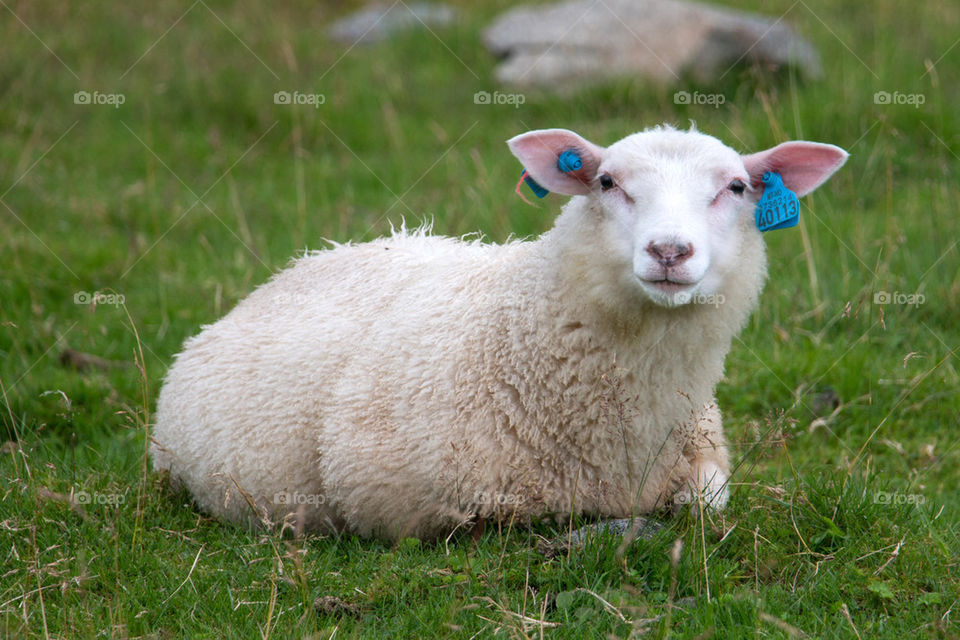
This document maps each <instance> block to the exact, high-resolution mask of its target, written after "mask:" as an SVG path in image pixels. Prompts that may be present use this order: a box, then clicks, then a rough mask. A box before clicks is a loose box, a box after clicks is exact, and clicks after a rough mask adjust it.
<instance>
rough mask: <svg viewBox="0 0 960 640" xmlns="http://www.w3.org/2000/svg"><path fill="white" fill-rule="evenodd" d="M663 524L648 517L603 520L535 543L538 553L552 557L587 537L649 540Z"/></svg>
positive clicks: (580, 545)
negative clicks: (605, 536) (610, 536)
mask: <svg viewBox="0 0 960 640" xmlns="http://www.w3.org/2000/svg"><path fill="white" fill-rule="evenodd" d="M662 528H663V525H662V524H661V523H659V522H657V521H656V520H650V519H648V518H640V517H636V518H617V519H615V520H604V521H603V522H597V523H594V524H588V525H586V526H584V527H580V528H579V529H575V530H574V531H571V532H570V533H568V534H566V535H562V536H559V537H556V538H554V539H553V540H541V541H540V544H539V545H537V548H538V549H539V551H540V553H542V554H543V555H545V556H547V557H548V558H552V557H554V556H557V555H560V554H562V553H566V552H567V551H569V550H570V549H572V548H578V547H582V546H583V543H584V541H586V539H587V538H590V537H594V536H599V535H603V534H610V535H614V536H620V537H622V538H625V539H627V540H628V541H629V542H633V541H634V540H638V539H642V540H649V539H650V538H652V537H653V536H654V534H655V533H657V532H658V531H660V529H662Z"/></svg>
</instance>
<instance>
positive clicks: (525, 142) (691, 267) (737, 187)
mask: <svg viewBox="0 0 960 640" xmlns="http://www.w3.org/2000/svg"><path fill="white" fill-rule="evenodd" d="M509 144H510V148H511V150H512V151H513V153H514V154H515V155H516V156H517V157H518V158H520V160H521V161H522V162H523V163H524V166H525V167H526V169H527V171H528V172H529V173H530V175H531V176H532V177H533V179H534V180H536V181H537V182H538V183H539V184H540V185H542V186H544V187H545V188H547V189H549V190H551V191H556V192H559V193H565V194H568V195H584V196H587V197H588V198H590V199H591V200H592V201H593V202H594V203H595V205H596V206H595V207H594V208H595V209H598V210H599V212H600V215H601V217H602V220H601V221H600V226H599V231H600V233H601V234H602V235H603V236H604V238H603V240H604V242H603V244H604V247H605V249H606V250H607V251H606V253H608V254H609V255H608V256H607V257H606V260H612V261H613V263H614V264H615V268H616V269H618V270H619V271H620V278H618V279H619V280H620V281H622V282H624V283H625V286H626V287H628V288H629V289H631V290H632V291H634V292H635V293H636V294H637V295H641V296H643V297H645V298H647V299H649V300H650V301H652V302H653V303H655V304H657V305H660V306H664V307H675V306H680V305H684V304H687V303H690V302H692V301H696V300H698V299H701V297H702V296H710V295H713V294H716V293H718V292H719V291H721V290H722V289H723V286H724V283H725V280H726V279H727V278H730V277H732V276H733V275H735V274H736V271H737V269H738V268H740V267H741V266H742V265H740V264H738V263H739V262H740V261H743V260H746V259H749V258H750V257H749V256H746V255H745V254H744V253H743V252H742V251H741V246H742V244H743V239H744V234H757V233H760V232H759V231H758V230H757V229H756V227H755V226H754V225H753V222H752V220H753V209H754V207H755V205H756V202H757V199H758V198H759V196H760V194H761V193H762V177H763V173H764V172H765V171H776V172H778V173H780V174H781V176H782V177H783V181H784V184H785V185H787V187H788V188H790V189H792V190H794V191H795V192H797V194H798V195H804V194H805V193H808V192H810V191H812V190H813V189H814V188H816V187H817V186H818V185H819V184H821V183H822V182H823V181H824V180H826V179H827V178H828V177H829V176H830V174H832V173H833V172H834V171H836V169H838V168H839V167H840V165H842V164H843V162H844V161H845V160H846V157H847V154H846V152H845V151H843V150H842V149H839V148H838V147H835V146H833V145H826V144H818V143H812V142H788V143H784V144H781V145H779V146H777V147H774V148H773V149H769V150H767V151H762V152H760V153H756V154H752V155H748V156H741V155H740V154H738V153H737V152H736V151H734V150H733V149H731V148H730V147H727V146H726V145H724V144H723V143H722V142H720V141H719V140H717V139H716V138H712V137H710V136H707V135H704V134H702V133H698V132H696V131H677V130H674V129H671V128H667V127H658V128H655V129H651V130H647V131H644V132H641V133H637V134H634V135H631V136H628V137H626V138H624V139H623V140H621V141H619V142H617V143H615V144H613V145H611V146H610V147H608V148H602V147H599V146H597V145H594V144H593V143H591V142H588V141H587V140H584V139H583V138H581V137H580V136H578V135H577V134H575V133H573V132H570V131H566V130H563V129H547V130H543V131H532V132H530V133H526V134H523V135H520V136H517V137H516V138H513V139H512V140H510V141H509ZM565 151H573V152H574V153H575V154H576V156H577V157H579V158H580V160H581V166H580V167H579V168H578V169H576V170H572V171H570V170H567V171H564V169H565V168H566V169H569V168H570V167H569V166H564V165H563V164H562V163H561V164H559V165H558V159H559V158H560V156H561V154H563V153H564V152H565ZM606 260H605V261H606Z"/></svg>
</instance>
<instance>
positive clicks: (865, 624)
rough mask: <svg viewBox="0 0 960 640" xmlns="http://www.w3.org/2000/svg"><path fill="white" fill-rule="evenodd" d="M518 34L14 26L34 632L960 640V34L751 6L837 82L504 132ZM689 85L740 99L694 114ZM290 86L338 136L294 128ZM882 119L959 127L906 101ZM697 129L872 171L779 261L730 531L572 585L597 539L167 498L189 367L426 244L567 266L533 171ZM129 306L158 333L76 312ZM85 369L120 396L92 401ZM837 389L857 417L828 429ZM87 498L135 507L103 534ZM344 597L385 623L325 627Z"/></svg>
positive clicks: (758, 341) (538, 105) (14, 413)
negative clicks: (83, 95)
mask: <svg viewBox="0 0 960 640" xmlns="http://www.w3.org/2000/svg"><path fill="white" fill-rule="evenodd" d="M508 4H509V3H507V2H506V1H505V0H504V1H498V2H497V3H493V4H490V5H482V6H480V7H477V6H473V5H470V4H469V3H466V2H463V3H461V5H462V10H463V19H462V20H461V22H460V23H459V24H458V25H457V26H455V27H452V28H448V29H443V30H438V31H437V37H434V36H433V35H430V34H429V33H417V34H412V35H408V36H402V37H399V38H397V39H395V40H393V41H391V42H389V43H384V44H381V45H377V46H374V47H357V48H354V49H352V50H350V51H349V52H348V53H346V55H342V54H343V47H340V46H337V45H335V44H332V43H330V42H328V41H327V40H326V39H325V36H324V28H325V26H326V25H327V24H329V22H330V21H331V20H332V19H334V17H336V15H339V14H340V13H343V12H344V11H346V10H347V8H346V7H342V8H340V9H338V10H337V11H336V12H334V10H332V9H331V8H329V4H327V3H316V2H298V3H293V4H289V3H280V4H279V5H268V4H257V3H254V2H252V1H249V0H247V1H243V2H240V3H236V4H229V3H224V2H209V3H207V4H203V3H199V4H194V5H190V3H172V2H167V1H161V2H157V3H152V4H151V5H150V6H149V8H145V7H146V6H147V5H143V6H141V5H138V4H135V3H119V2H109V3H54V2H35V3H19V4H15V5H14V4H10V3H6V4H4V5H3V6H2V7H0V16H2V20H0V37H2V40H3V42H4V50H3V55H2V56H0V96H2V98H0V382H2V389H0V402H2V406H0V415H2V417H0V441H2V442H4V443H5V444H3V450H2V453H0V554H2V565H0V567H2V570H0V616H2V618H0V630H2V633H3V634H4V635H6V636H8V637H17V638H19V637H45V636H49V637H64V638H66V637H69V638H82V637H102V636H107V637H142V636H149V637H165V638H166V637H204V636H209V637H236V638H249V637H254V636H257V635H263V636H271V637H287V636H291V637H299V636H312V637H319V638H328V637H331V636H333V635H335V636H336V637H337V638H342V637H361V636H362V637H435V636H450V637H462V638H470V637H474V636H476V637H484V636H490V635H493V634H494V632H495V631H497V630H499V632H500V634H501V635H503V636H508V637H523V636H528V637H539V636H540V635H541V634H542V635H543V637H564V638H583V637H618V638H625V637H628V636H630V635H631V634H636V635H641V634H643V633H646V634H647V636H649V637H656V638H663V637H690V638H694V637H698V638H707V637H714V638H740V637H758V638H765V637H774V638H789V637H795V636H797V634H799V633H800V632H803V633H806V634H809V635H810V636H813V637H843V638H854V637H861V638H913V637H932V638H933V637H960V624H958V622H957V619H958V617H960V613H958V609H957V605H958V602H960V600H958V598H960V571H958V566H957V562H958V561H957V558H958V557H960V498H958V492H957V490H956V489H957V485H958V481H960V472H958V470H957V469H958V465H960V434H958V433H957V425H958V423H960V376H958V359H957V358H958V353H957V348H958V346H960V329H958V325H957V318H958V316H960V284H958V283H960V260H958V249H957V245H956V243H957V239H958V238H960V220H958V217H957V215H956V209H957V206H956V203H957V201H958V199H960V189H958V179H957V172H958V168H960V156H958V154H960V115H958V113H960V112H958V110H957V108H956V105H957V104H958V102H960V88H958V85H957V84H956V82H955V78H956V77H957V74H958V72H960V53H958V52H960V45H957V42H956V37H957V34H958V32H960V28H958V27H960V8H958V7H957V6H954V5H949V4H948V3H920V4H916V5H911V4H910V3H898V2H894V1H893V0H882V1H880V2H875V3H859V4H858V3H830V2H827V1H826V0H810V1H809V2H802V3H796V4H794V3H792V2H789V1H786V0H784V1H780V0H773V1H766V2H760V1H759V0H753V1H747V0H745V1H744V2H739V3H736V4H737V5H738V6H741V7H742V8H746V9H753V10H760V11H763V12H765V13H768V14H770V15H780V14H781V13H783V12H787V15H786V20H787V21H788V22H789V23H791V24H793V25H794V26H796V27H797V28H798V29H799V30H800V31H801V32H802V33H803V34H805V35H806V36H807V37H808V38H810V39H811V40H812V41H813V42H814V43H815V44H816V46H817V47H818V48H819V49H820V51H821V53H822V55H823V59H824V62H825V64H824V67H825V75H824V77H823V78H822V79H820V80H816V81H801V80H800V79H798V78H797V77H795V76H794V75H793V74H791V73H789V72H785V73H782V74H780V75H779V76H778V77H777V78H776V79H775V80H773V81H769V80H768V79H765V78H763V77H760V76H758V75H757V74H756V73H755V72H754V71H753V70H751V69H749V68H747V67H743V68H737V69H735V70H734V71H733V72H731V73H729V74H727V75H726V76H725V77H724V78H723V79H722V80H720V81H719V82H718V83H717V84H716V85H715V86H709V87H704V86H698V85H695V84H693V83H691V82H684V83H682V85H681V86H680V87H656V86H648V85H646V84H645V83H642V82H639V81H635V82H630V81H623V82H618V83H614V84H612V85H608V86H605V87H600V88H596V89H590V90H586V91H582V92H580V93H578V94H576V95H575V96H574V97H572V98H570V99H562V98H556V97H551V96H547V95H540V94H537V93H535V92H529V93H526V103H525V104H524V105H523V106H522V107H520V108H518V109H514V108H512V107H509V106H486V105H476V104H474V102H473V94H474V93H475V92H476V91H479V90H487V91H493V90H502V91H510V90H509V89H506V88H503V87H499V86H498V85H497V84H496V81H495V80H494V78H493V68H494V64H495V61H494V60H493V59H492V58H491V56H489V55H488V54H487V53H486V52H485V50H484V49H483V47H482V44H481V43H480V38H479V35H478V32H479V29H480V28H481V27H482V26H483V25H485V24H486V23H487V22H488V21H489V19H490V18H491V17H492V16H493V15H495V14H496V13H497V12H498V11H499V10H501V9H503V8H505V7H506V6H508ZM497 5H498V6H497ZM14 12H15V13H16V16H18V18H17V17H14V15H13V14H14ZM184 12H186V14H184ZM178 19H179V21H178ZM221 21H222V22H221ZM174 24H175V26H173V27H172V28H170V27H171V25H174ZM168 29H169V31H167V30H168ZM679 88H686V89H688V90H691V91H692V90H701V91H708V92H722V93H723V94H724V95H725V97H726V103H725V104H723V105H722V106H721V107H720V108H719V109H713V108H711V107H708V106H677V105H675V104H674V102H673V92H674V91H675V90H677V89H679ZM280 90H286V91H291V92H292V91H301V92H304V93H322V94H323V95H324V96H325V99H326V100H325V104H323V105H322V106H320V107H319V108H316V109H314V108H312V107H310V106H298V107H294V106H285V105H276V104H274V102H273V94H274V92H276V91H280ZM881 90H883V91H889V92H894V91H899V92H901V93H904V94H922V95H923V96H924V97H925V102H924V104H923V105H921V106H920V107H919V108H914V107H912V106H908V105H878V104H875V103H874V100H873V96H874V93H875V92H877V91H881ZM76 91H89V92H93V91H100V92H102V93H108V94H110V93H122V94H123V95H124V97H125V102H124V104H122V105H121V106H119V107H118V108H113V107H110V106H104V105H77V104H74V101H73V95H74V93H75V92H76ZM690 120H695V121H696V122H697V125H698V127H699V128H700V129H701V130H703V131H706V132H708V133H711V134H714V135H716V136H718V137H720V138H722V139H724V140H725V141H727V142H728V143H729V144H731V145H733V146H734V147H736V148H738V149H741V150H743V151H753V150H757V149H761V148H765V147H768V146H772V145H773V144H776V143H777V142H780V141H782V140H784V139H788V138H801V137H803V138H808V139H813V140H819V141H827V142H832V143H835V144H838V145H840V146H843V147H845V148H846V149H848V150H849V151H850V152H851V154H852V155H851V158H850V161H849V162H848V164H847V165H846V166H845V167H844V169H843V170H842V171H841V172H840V173H839V174H837V175H836V176H835V177H834V178H833V179H832V180H831V182H830V183H829V184H828V185H827V186H826V187H824V188H823V189H821V190H820V191H818V192H817V193H816V194H814V195H813V196H811V197H809V198H807V199H805V207H804V212H803V222H802V228H801V229H800V230H794V231H790V232H780V233H772V234H769V235H768V238H767V242H768V247H769V256H770V280H769V283H768V285H767V288H766V290H765V292H764V294H763V296H762V298H761V303H760V308H759V310H758V311H757V313H756V314H755V315H754V317H753V319H752V321H751V323H750V324H749V326H748V327H747V329H746V330H745V331H744V332H743V334H742V336H741V338H740V339H739V340H737V341H735V342H734V344H733V348H732V351H731V354H730V356H729V358H728V361H727V377H726V379H725V380H724V382H723V383H722V384H721V385H720V387H719V389H718V398H719V401H720V404H721V407H722V408H723V410H724V413H725V421H726V428H727V433H728V434H729V436H730V438H731V440H732V441H733V442H734V443H735V452H736V458H737V460H738V461H739V464H738V469H737V472H736V474H735V476H734V482H735V483H736V484H735V488H734V496H733V500H732V503H731V505H730V507H729V508H728V509H727V510H726V511H725V512H724V513H723V515H722V516H716V517H714V518H711V519H708V520H706V521H697V520H694V519H691V518H688V517H686V516H684V517H677V518H673V517H669V516H663V519H664V521H665V522H666V524H667V527H666V528H665V529H664V530H663V531H662V532H660V533H659V534H657V536H656V537H655V538H654V539H653V540H651V541H644V542H638V543H636V544H634V545H633V546H631V547H630V548H628V549H626V550H621V549H619V547H618V544H619V543H618V541H616V540H610V539H607V538H601V539H598V540H595V541H592V542H590V543H589V544H588V545H587V547H586V548H585V549H583V550H581V551H574V552H571V553H570V554H569V555H563V556H560V557H557V558H553V559H549V560H548V559H545V558H544V557H543V556H542V555H540V554H539V552H538V551H537V544H536V543H537V538H536V535H544V536H551V535H556V534H557V533H558V532H559V531H560V530H562V529H564V528H565V524H561V525H555V524H552V523H539V524H537V525H536V526H535V527H534V528H533V529H532V530H531V529H527V528H520V527H510V526H508V525H509V523H503V526H501V527H499V528H498V527H488V528H487V529H486V531H485V532H484V533H483V534H482V535H480V536H479V538H477V539H474V537H473V536H472V535H470V534H466V535H457V536H454V537H453V538H452V539H451V540H450V541H449V542H446V543H445V542H441V543H439V544H426V543H423V544H421V543H419V542H417V541H413V540H406V541H404V542H402V543H401V544H399V545H397V546H396V547H387V546H384V545H383V544H382V543H379V542H375V541H365V540H357V539H352V538H339V539H338V538H326V537H323V538H321V537H307V538H295V537H293V536H292V535H290V533H289V532H287V533H283V534H282V533H281V532H278V531H271V532H260V533H250V532H248V531H245V530H240V529H237V528H234V527H232V526H229V525H224V524H221V523H218V522H216V521H214V520H210V519H208V518H206V517H204V516H202V515H200V514H198V513H196V512H195V511H194V510H193V509H191V508H190V506H189V497H188V496H186V495H183V494H174V493H171V491H170V489H169V488H168V486H167V485H166V483H165V482H164V480H163V479H162V478H159V477H157V476H155V475H154V474H152V473H150V472H149V465H148V464H147V460H146V458H145V455H144V452H145V438H146V433H147V430H148V425H149V423H150V419H151V408H152V406H153V402H154V400H155V397H156V393H157V390H158V388H159V386H160V382H161V380H162V376H163V374H164V371H165V369H166V366H167V365H168V364H169V362H170V360H171V357H172V356H173V354H175V353H176V352H177V351H178V350H179V348H180V345H181V343H182V341H183V340H184V339H185V338H187V337H189V336H190V335H193V334H195V333H196V332H197V331H198V330H199V328H200V326H201V325H203V324H205V323H209V322H212V321H214V320H216V319H217V318H218V317H220V316H221V315H222V314H224V313H225V312H226V311H227V310H229V309H230V308H231V307H232V306H233V305H234V304H235V303H236V302H237V301H238V300H240V299H241V298H243V297H244V296H245V295H247V294H248V293H249V292H250V291H251V290H252V289H253V287H255V286H256V285H258V284H259V283H261V282H263V281H265V280H266V279H267V278H268V277H269V276H270V274H271V273H273V272H275V271H277V270H279V269H281V268H283V267H284V265H286V264H287V262H288V260H289V259H290V257H291V256H293V255H295V254H297V253H298V252H300V251H302V250H303V249H304V248H306V247H311V248H319V247H322V246H323V239H324V238H329V239H333V240H339V241H345V240H348V239H352V240H357V241H360V240H364V239H369V238H373V237H375V236H378V235H381V234H384V233H387V232H388V231H389V228H390V223H391V222H393V223H398V222H399V221H400V220H401V219H402V218H404V217H405V218H406V219H407V221H408V222H415V221H419V220H424V219H433V221H434V228H435V230H436V231H437V232H438V233H444V234H450V235H456V234H463V233H467V232H472V231H481V232H482V233H484V234H485V235H486V236H487V237H488V238H489V239H491V240H494V241H502V240H504V239H506V238H507V237H509V236H510V235H511V234H513V235H516V236H528V235H534V234H537V233H539V232H541V231H543V230H545V229H547V228H549V226H550V224H551V221H552V219H553V217H554V216H555V214H556V212H557V210H558V209H559V206H560V203H561V199H560V198H558V197H557V196H551V197H549V198H548V199H547V200H545V201H544V202H543V203H542V204H541V205H540V206H539V208H531V207H528V206H526V205H525V204H523V203H522V202H521V201H520V200H519V199H518V198H516V197H515V196H514V195H513V193H512V191H513V187H514V184H515V182H516V179H517V177H518V172H519V166H518V164H517V163H516V161H515V160H514V159H513V158H512V156H510V154H509V152H508V150H507V148H506V146H505V145H504V143H503V141H504V140H505V139H507V138H509V137H510V136H512V135H515V134H517V133H519V132H522V131H525V130H528V129H534V128H541V127H552V126H562V127H567V128H571V129H575V130H577V131H579V132H580V133H582V134H584V135H585V136H587V137H589V138H591V139H593V140H595V141H596V142H598V143H602V144H607V143H610V142H613V141H614V140H617V139H619V138H621V137H623V136H624V135H626V134H627V133H630V132H632V131H635V130H638V129H640V128H643V127H644V126H647V125H652V124H656V123H658V122H662V121H667V122H673V123H675V124H677V125H680V126H686V124H687V123H688V122H689V121H690ZM198 200H199V202H198ZM96 291H100V292H103V293H114V294H118V295H122V296H123V300H124V304H123V305H118V306H114V305H110V304H100V305H97V306H96V307H95V308H94V307H92V306H90V305H86V304H75V302H74V300H75V296H76V295H77V293H78V292H96ZM880 291H888V292H901V293H904V294H916V293H920V294H922V295H923V296H924V302H923V304H920V305H916V306H910V305H903V304H890V305H884V306H881V305H876V304H874V303H873V300H874V294H875V293H877V292H880ZM138 336H139V339H138ZM67 347H70V348H72V349H75V350H77V351H81V352H85V353H91V354H96V355H97V356H100V357H102V358H106V359H109V360H112V361H115V362H116V365H115V366H112V367H110V368H108V369H105V370H101V369H97V368H94V369H91V370H87V371H82V372H78V371H76V370H74V369H72V368H69V367H65V366H63V365H62V364H61V363H60V359H59V356H60V353H61V352H62V351H63V349H65V348H67ZM827 388H831V389H833V391H834V392H835V393H836V395H837V396H838V397H839V400H840V402H841V405H840V408H839V410H838V411H836V412H834V414H833V415H832V416H830V417H829V418H827V420H826V422H825V423H823V422H822V421H821V422H820V423H814V419H815V417H816V416H815V413H816V412H815V411H814V409H815V405H816V404H817V401H816V398H817V397H818V395H819V394H823V392H824V391H825V390H826V389H827ZM827 413H829V409H828V410H827ZM818 424H819V425H820V426H818ZM81 492H83V495H90V496H93V497H94V498H95V499H99V501H101V502H110V504H97V503H96V502H94V503H92V504H85V505H76V506H71V503H70V501H69V499H68V498H67V496H69V495H71V494H73V495H74V496H80V495H81ZM887 498H890V499H889V500H887ZM920 502H922V504H917V503H920ZM676 540H681V541H682V543H683V546H682V550H681V552H680V553H679V556H677V557H676V558H675V561H674V560H671V550H672V549H673V548H674V544H675V541H676ZM321 596H334V597H337V598H340V599H341V600H342V601H343V602H344V603H345V604H346V605H349V606H350V611H346V610H341V611H332V612H330V611H326V612H325V611H319V612H318V611H317V610H315V608H314V601H315V600H316V599H317V598H318V597H321ZM604 601H605V602H607V603H609V606H607V605H605V604H604ZM521 614H522V615H523V616H526V619H527V620H530V621H537V620H541V619H542V620H543V622H544V626H543V627H540V626H537V625H535V624H533V623H530V624H527V623H525V622H524V619H523V618H521V617H520V615H521Z"/></svg>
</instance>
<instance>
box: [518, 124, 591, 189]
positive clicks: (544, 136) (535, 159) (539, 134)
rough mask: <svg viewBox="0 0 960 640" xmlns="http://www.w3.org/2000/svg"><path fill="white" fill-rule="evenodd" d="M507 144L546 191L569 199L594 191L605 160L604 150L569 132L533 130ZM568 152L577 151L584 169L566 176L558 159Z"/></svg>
mask: <svg viewBox="0 0 960 640" xmlns="http://www.w3.org/2000/svg"><path fill="white" fill-rule="evenodd" d="M507 144H508V145H510V150H511V151H512V152H513V155H515V156H517V158H518V159H519V160H520V162H522V163H523V166H524V168H525V169H526V170H527V173H529V174H530V176H531V177H532V178H533V179H534V180H536V181H537V182H538V183H539V184H540V185H541V186H542V187H543V188H545V189H547V190H549V191H554V192H556V193H562V194H564V195H568V196H573V195H582V194H586V193H589V192H590V188H591V184H592V182H593V179H594V177H595V176H596V175H597V169H598V168H599V167H600V161H601V160H602V157H603V148H602V147H598V146H597V145H595V144H593V143H592V142H590V141H588V140H585V139H583V138H581V137H580V136H578V135H577V134H576V133H574V132H573V131H568V130H566V129H543V130H540V131H530V132H528V133H524V134H521V135H519V136H516V137H515V138H511V139H510V140H508V141H507ZM567 150H573V151H575V152H576V153H577V155H579V156H580V160H581V161H582V162H583V166H582V167H580V169H578V170H576V171H570V172H567V173H564V172H563V171H561V170H560V168H559V167H558V166H557V160H558V158H559V157H560V154H561V153H563V152H564V151H567Z"/></svg>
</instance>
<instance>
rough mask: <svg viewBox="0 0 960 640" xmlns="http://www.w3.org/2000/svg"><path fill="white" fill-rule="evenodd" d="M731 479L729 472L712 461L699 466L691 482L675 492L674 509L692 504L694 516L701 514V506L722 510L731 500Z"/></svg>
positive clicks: (680, 508)
mask: <svg viewBox="0 0 960 640" xmlns="http://www.w3.org/2000/svg"><path fill="white" fill-rule="evenodd" d="M729 480H730V479H729V478H728V477H727V474H726V473H724V472H723V471H722V470H721V469H720V467H718V466H717V465H716V464H714V463H712V462H708V463H706V464H704V465H702V466H700V467H698V470H697V473H696V476H695V477H694V478H693V479H691V481H690V484H688V485H687V486H686V487H684V488H683V489H681V490H680V491H678V492H677V493H675V494H674V496H673V508H674V511H677V512H678V511H681V510H682V509H683V507H684V505H690V512H691V513H692V514H693V515H694V516H696V515H699V513H700V509H701V508H705V509H712V510H714V511H720V510H722V509H723V508H724V507H726V506H727V502H728V501H729V500H730V490H729V489H728V488H727V484H728V483H729Z"/></svg>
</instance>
